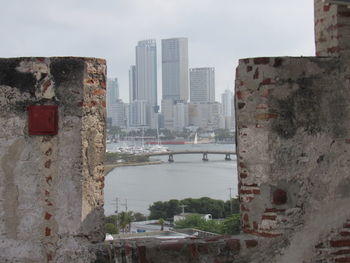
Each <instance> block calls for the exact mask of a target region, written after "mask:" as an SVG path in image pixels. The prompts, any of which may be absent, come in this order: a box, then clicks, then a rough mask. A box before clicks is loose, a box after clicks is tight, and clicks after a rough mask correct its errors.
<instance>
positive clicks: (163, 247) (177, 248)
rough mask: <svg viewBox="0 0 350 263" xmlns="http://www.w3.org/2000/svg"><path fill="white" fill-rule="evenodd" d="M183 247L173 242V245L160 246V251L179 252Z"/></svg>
mask: <svg viewBox="0 0 350 263" xmlns="http://www.w3.org/2000/svg"><path fill="white" fill-rule="evenodd" d="M183 247H184V244H183V243H182V242H174V243H163V244H161V245H160V249H161V250H172V251H177V252H180V251H181V250H182V249H183Z"/></svg>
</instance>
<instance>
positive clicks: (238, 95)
mask: <svg viewBox="0 0 350 263" xmlns="http://www.w3.org/2000/svg"><path fill="white" fill-rule="evenodd" d="M236 96H237V98H238V99H239V100H241V99H244V97H245V94H244V93H243V92H242V91H237V92H236Z"/></svg>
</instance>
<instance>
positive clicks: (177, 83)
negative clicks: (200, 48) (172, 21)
mask: <svg viewBox="0 0 350 263" xmlns="http://www.w3.org/2000/svg"><path fill="white" fill-rule="evenodd" d="M162 91H163V93H162V96H163V99H172V100H182V101H184V102H187V101H188V40H187V38H170V39H163V40H162Z"/></svg>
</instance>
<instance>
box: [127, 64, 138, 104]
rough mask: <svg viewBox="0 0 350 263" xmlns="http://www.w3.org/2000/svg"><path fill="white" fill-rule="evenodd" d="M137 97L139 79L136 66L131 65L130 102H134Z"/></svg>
mask: <svg viewBox="0 0 350 263" xmlns="http://www.w3.org/2000/svg"><path fill="white" fill-rule="evenodd" d="M136 98H137V81H136V66H135V65H133V66H130V69H129V102H130V103H131V102H133V101H134V100H136Z"/></svg>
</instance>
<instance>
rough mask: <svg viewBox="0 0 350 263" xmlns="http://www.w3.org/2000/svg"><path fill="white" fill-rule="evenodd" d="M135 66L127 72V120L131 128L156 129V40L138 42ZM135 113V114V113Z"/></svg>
mask: <svg viewBox="0 0 350 263" xmlns="http://www.w3.org/2000/svg"><path fill="white" fill-rule="evenodd" d="M135 55H136V64H135V66H131V67H130V70H129V93H130V94H129V99H130V107H129V111H130V112H129V118H130V125H131V126H140V127H143V126H149V127H151V128H156V127H157V125H158V123H157V121H155V120H156V119H157V116H155V115H157V112H158V108H159V107H158V103H157V46H156V40H154V39H149V40H143V41H139V42H138V44H137V46H136V48H135ZM135 111H136V112H135Z"/></svg>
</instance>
